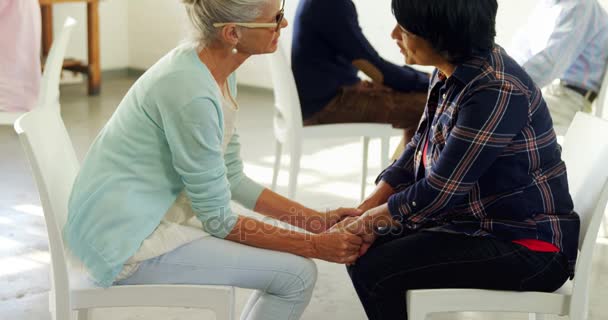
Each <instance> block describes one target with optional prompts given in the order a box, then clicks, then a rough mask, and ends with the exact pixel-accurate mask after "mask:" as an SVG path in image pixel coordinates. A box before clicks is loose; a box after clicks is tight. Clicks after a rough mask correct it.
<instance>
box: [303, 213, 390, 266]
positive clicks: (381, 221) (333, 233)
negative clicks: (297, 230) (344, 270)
mask: <svg viewBox="0 0 608 320" xmlns="http://www.w3.org/2000/svg"><path fill="white" fill-rule="evenodd" d="M327 216H328V217H327V218H328V221H327V224H326V226H327V228H326V230H325V231H324V232H323V233H320V234H318V235H316V236H315V237H313V244H314V247H315V249H316V250H317V253H318V257H319V258H320V259H323V260H327V261H330V262H335V263H342V264H347V265H350V264H353V263H354V262H355V261H356V260H357V259H358V258H359V257H361V256H362V255H364V254H365V253H366V252H367V250H368V249H369V247H370V246H371V245H372V244H373V243H374V241H375V240H376V238H377V235H376V232H375V230H376V229H377V228H379V227H392V226H394V225H396V222H395V221H394V220H393V219H392V217H391V215H390V213H389V211H388V206H387V204H386V203H384V204H382V205H379V206H374V207H372V208H369V204H367V205H366V203H365V202H364V203H363V204H362V205H360V206H359V208H357V209H348V208H340V209H337V210H334V211H330V212H328V213H327Z"/></svg>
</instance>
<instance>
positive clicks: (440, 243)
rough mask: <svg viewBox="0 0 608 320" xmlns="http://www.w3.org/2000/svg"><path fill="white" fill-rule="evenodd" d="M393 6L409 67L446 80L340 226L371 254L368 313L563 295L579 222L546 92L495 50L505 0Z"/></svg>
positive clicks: (353, 269) (356, 269)
mask: <svg viewBox="0 0 608 320" xmlns="http://www.w3.org/2000/svg"><path fill="white" fill-rule="evenodd" d="M392 7H393V13H394V15H395V17H396V19H397V22H398V25H397V26H396V27H395V29H394V31H393V33H392V37H393V39H395V40H396V41H397V45H398V46H399V47H400V48H401V52H402V53H403V55H404V56H405V59H406V61H407V63H409V64H419V65H431V66H435V67H436V68H437V70H436V71H435V72H434V74H433V77H432V79H431V85H430V89H429V95H428V101H427V106H426V109H425V113H424V115H423V117H422V120H421V123H420V126H419V128H418V130H417V133H416V135H415V137H414V139H413V140H412V141H411V142H410V143H409V144H408V146H407V147H406V149H405V151H404V153H403V154H402V156H401V158H400V159H399V160H398V161H396V162H395V163H394V164H393V165H391V166H390V167H389V168H387V169H386V170H385V171H384V172H383V173H382V174H381V175H380V177H379V183H378V186H377V188H376V190H375V191H374V192H373V194H372V195H370V196H369V197H368V198H367V199H366V200H365V201H364V202H363V203H362V204H361V206H360V208H361V209H364V210H366V212H365V213H364V214H363V215H362V216H361V217H360V218H358V219H356V218H352V219H347V220H346V222H343V223H341V224H340V225H339V226H338V227H336V229H341V228H346V229H347V230H348V231H350V232H353V233H356V234H359V235H361V236H362V237H363V238H364V241H366V243H367V245H366V246H364V247H363V249H362V252H361V254H364V255H362V256H361V257H360V258H359V259H358V260H357V262H356V264H354V265H352V266H350V267H349V268H348V272H349V275H350V277H351V279H352V282H353V284H354V286H355V289H356V291H357V294H358V295H359V298H360V300H361V302H362V303H363V307H364V308H365V312H366V313H367V315H368V317H369V318H370V319H404V317H405V314H406V303H405V293H406V292H407V291H408V290H411V289H433V288H480V289H498V290H514V291H520V290H531V291H547V292H550V291H554V290H556V289H557V288H559V287H560V286H561V285H562V284H563V283H564V282H565V281H566V280H567V279H568V277H571V276H573V270H574V263H575V260H576V254H577V244H578V235H579V225H580V223H579V217H578V215H577V214H576V213H575V212H574V211H573V204H572V199H571V197H570V194H569V191H568V181H567V177H566V167H565V165H564V162H563V161H562V160H561V149H560V147H559V145H558V144H557V142H556V136H555V132H554V130H553V124H552V122H551V117H550V115H549V112H548V109H547V106H546V104H545V102H544V100H543V98H542V95H541V92H540V90H539V89H538V88H537V87H536V86H535V84H534V82H533V81H532V80H531V79H530V77H529V76H528V75H527V74H526V72H525V71H524V70H523V69H522V68H521V67H520V66H519V65H518V64H517V63H516V62H515V61H514V60H513V59H511V58H510V57H509V56H508V55H507V53H506V52H505V51H504V50H503V49H502V48H501V47H500V46H498V45H496V44H495V43H494V36H495V33H496V32H495V19H496V12H497V9H498V4H497V2H496V0H449V1H447V0H393V2H392ZM381 231H382V232H381ZM438 303H441V302H440V301H438Z"/></svg>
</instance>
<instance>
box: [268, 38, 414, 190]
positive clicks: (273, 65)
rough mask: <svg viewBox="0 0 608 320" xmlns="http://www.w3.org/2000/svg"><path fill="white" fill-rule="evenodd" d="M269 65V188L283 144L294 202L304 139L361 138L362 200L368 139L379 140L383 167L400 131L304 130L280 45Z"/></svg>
mask: <svg viewBox="0 0 608 320" xmlns="http://www.w3.org/2000/svg"><path fill="white" fill-rule="evenodd" d="M269 64H270V74H271V76H272V83H273V87H274V100H275V114H274V137H275V140H276V145H275V162H274V171H273V175H272V189H273V190H275V189H276V185H277V179H278V176H279V169H280V166H281V154H282V151H283V145H285V144H286V145H287V147H288V148H289V149H288V152H289V156H290V166H289V185H288V192H287V195H288V197H289V198H292V199H293V198H294V197H295V195H296V187H297V183H298V173H299V171H300V159H301V156H302V142H303V140H304V139H327V138H352V137H362V141H363V168H362V172H361V174H362V176H361V194H360V197H361V199H363V197H364V196H365V187H366V181H367V156H368V149H369V140H370V138H380V144H381V154H380V157H381V159H380V161H381V162H380V165H381V166H382V167H386V166H388V161H389V160H388V156H389V139H390V137H393V136H399V135H403V131H402V130H397V129H394V128H393V127H392V126H391V125H390V124H379V123H340V124H322V125H315V126H306V127H304V126H303V122H302V111H301V109H300V98H299V96H298V90H297V87H296V82H295V79H294V77H293V73H292V71H291V67H290V65H289V62H288V59H287V56H286V54H285V51H284V49H283V48H282V46H281V45H279V48H278V49H277V52H275V53H274V54H272V55H269Z"/></svg>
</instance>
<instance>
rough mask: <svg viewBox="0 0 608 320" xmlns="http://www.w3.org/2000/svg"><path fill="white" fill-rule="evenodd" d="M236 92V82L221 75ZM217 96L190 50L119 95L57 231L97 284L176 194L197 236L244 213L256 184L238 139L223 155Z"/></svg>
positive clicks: (110, 276)
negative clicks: (188, 208)
mask: <svg viewBox="0 0 608 320" xmlns="http://www.w3.org/2000/svg"><path fill="white" fill-rule="evenodd" d="M229 86H230V90H231V92H232V94H233V96H236V80H235V77H234V75H232V76H231V77H230V78H229ZM221 101H222V100H221V94H220V92H219V89H218V86H217V85H216V84H215V80H214V78H213V77H212V75H211V73H210V72H209V70H208V69H207V67H206V66H205V65H204V64H203V63H202V62H201V61H200V60H199V58H198V55H197V54H196V51H195V50H194V49H193V48H190V47H185V46H182V47H178V48H176V49H174V50H173V51H171V52H170V53H169V54H167V55H166V56H165V57H163V58H162V59H161V60H160V61H158V62H157V63H156V64H155V65H154V66H153V67H152V68H150V69H149V70H148V71H147V72H146V73H145V74H144V75H143V76H142V77H141V78H140V79H139V80H137V82H135V84H134V85H133V87H131V89H130V90H129V92H128V93H127V95H126V96H125V97H124V99H123V100H122V102H121V103H120V105H119V106H118V108H117V109H116V111H115V112H114V114H113V115H112V117H111V119H110V120H109V122H108V123H107V124H106V126H105V127H104V128H103V130H102V131H101V133H100V134H99V136H98V137H97V138H96V140H95V141H94V143H93V145H92V146H91V149H90V150H89V152H88V154H87V156H86V158H85V160H84V163H83V165H82V168H81V170H80V173H79V175H78V177H77V178H76V181H75V183H74V187H73V189H72V194H71V197H70V202H69V208H68V211H69V215H68V221H67V224H66V225H65V227H64V230H63V237H64V239H65V242H66V244H67V246H68V249H69V250H70V251H71V252H72V254H73V255H75V256H76V257H77V258H79V259H80V260H81V261H82V262H83V263H84V264H85V266H86V267H87V269H88V270H89V273H90V274H91V276H92V277H93V279H94V280H95V281H96V282H97V283H98V284H99V285H101V286H104V287H107V286H110V285H111V284H112V282H113V281H114V279H115V277H116V276H117V274H118V273H119V272H120V271H121V269H122V267H123V264H124V263H125V262H126V261H127V260H128V259H129V258H130V257H131V256H132V255H133V254H135V252H136V251H137V250H138V248H139V247H140V245H141V243H142V241H143V240H144V239H145V238H147V237H148V236H149V235H150V234H151V233H152V232H153V231H154V230H155V228H156V227H157V226H158V224H159V223H160V221H161V219H162V218H163V217H164V215H165V213H166V211H167V209H168V208H169V207H170V206H171V204H172V203H173V202H174V201H175V199H176V197H177V195H178V194H179V193H180V191H182V190H183V189H184V188H185V190H186V192H187V195H188V197H189V198H190V200H191V201H192V208H193V211H194V212H195V213H196V215H197V217H198V218H199V220H201V222H202V224H203V228H204V229H205V231H206V232H208V233H210V234H212V235H213V236H216V237H220V238H224V237H225V236H227V235H228V234H229V233H230V231H231V230H232V228H233V227H234V225H235V223H236V217H237V216H236V214H235V213H233V212H232V211H231V209H230V200H231V199H234V200H236V201H238V202H240V203H241V204H243V205H244V206H245V207H247V208H250V209H251V208H253V207H254V206H255V203H256V201H257V199H258V197H259V195H260V194H261V192H262V190H263V187H262V186H260V185H258V184H256V183H255V182H253V181H251V180H250V179H249V178H247V177H246V176H245V175H244V174H243V164H242V161H241V159H240V155H239V150H240V145H239V142H238V135H236V134H234V135H233V137H232V139H231V141H230V143H229V145H228V148H227V150H226V153H225V154H224V152H223V150H222V139H223V130H224V122H223V113H222V102H221Z"/></svg>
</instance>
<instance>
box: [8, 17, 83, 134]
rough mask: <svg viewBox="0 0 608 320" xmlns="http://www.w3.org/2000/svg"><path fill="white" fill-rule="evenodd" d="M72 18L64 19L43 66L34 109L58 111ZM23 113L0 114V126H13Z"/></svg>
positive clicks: (73, 22)
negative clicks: (60, 86)
mask: <svg viewBox="0 0 608 320" xmlns="http://www.w3.org/2000/svg"><path fill="white" fill-rule="evenodd" d="M76 23H77V22H76V20H75V19H74V18H72V17H68V18H67V19H65V22H64V23H63V29H62V30H61V33H60V34H59V35H58V37H56V38H55V41H54V42H53V45H52V46H51V50H50V52H49V55H48V56H47V59H46V63H45V65H44V73H43V74H42V79H41V81H40V93H39V96H38V102H37V103H36V106H35V108H38V107H41V106H47V107H52V108H56V109H59V80H60V76H61V69H62V68H63V58H64V57H65V51H66V48H67V46H68V42H69V41H70V36H71V34H72V29H74V26H75V25H76ZM24 114H25V112H0V125H13V123H14V122H15V120H17V119H18V118H19V117H20V116H22V115H24Z"/></svg>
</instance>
